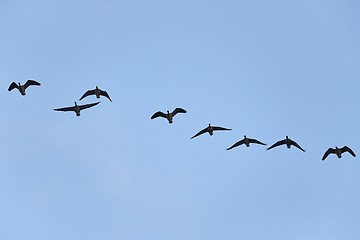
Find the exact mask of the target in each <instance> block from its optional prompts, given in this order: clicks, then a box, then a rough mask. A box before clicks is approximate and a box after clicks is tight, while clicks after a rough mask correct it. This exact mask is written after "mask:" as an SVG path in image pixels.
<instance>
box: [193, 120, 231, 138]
mask: <svg viewBox="0 0 360 240" xmlns="http://www.w3.org/2000/svg"><path fill="white" fill-rule="evenodd" d="M218 130H231V129H229V128H223V127H215V126H211V125H210V123H209V126H207V127H206V128H204V129H203V130H201V131H200V132H198V133H197V134H195V135H194V136H192V137H191V139H193V138H194V137H197V136H200V135H201V134H203V133H206V132H208V133H209V134H210V136H212V135H213V134H214V131H218Z"/></svg>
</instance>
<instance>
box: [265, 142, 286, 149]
mask: <svg viewBox="0 0 360 240" xmlns="http://www.w3.org/2000/svg"><path fill="white" fill-rule="evenodd" d="M283 144H285V139H284V140H281V141H278V142H276V143H274V144H273V145H271V146H270V147H268V148H267V150H270V149H272V148H274V147H277V146H280V145H283Z"/></svg>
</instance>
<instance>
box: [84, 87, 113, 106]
mask: <svg viewBox="0 0 360 240" xmlns="http://www.w3.org/2000/svg"><path fill="white" fill-rule="evenodd" d="M90 95H95V96H96V98H100V96H104V97H106V98H107V99H109V100H110V102H112V100H111V98H110V96H109V94H108V93H107V92H106V91H103V90H101V89H100V88H99V87H98V86H96V87H95V89H93V90H88V91H86V92H85V93H84V95H82V97H81V98H80V99H79V101H81V100H82V99H83V98H85V97H87V96H90Z"/></svg>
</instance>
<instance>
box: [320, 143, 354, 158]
mask: <svg viewBox="0 0 360 240" xmlns="http://www.w3.org/2000/svg"><path fill="white" fill-rule="evenodd" d="M344 152H349V153H350V154H351V155H352V156H353V157H356V155H355V153H354V152H353V150H351V149H350V148H349V147H348V146H344V147H342V148H338V147H335V149H334V148H329V149H328V150H327V151H326V152H325V154H324V156H323V157H322V160H323V161H324V160H325V158H326V157H327V156H329V154H331V153H333V154H336V155H337V157H338V158H341V154H342V153H344Z"/></svg>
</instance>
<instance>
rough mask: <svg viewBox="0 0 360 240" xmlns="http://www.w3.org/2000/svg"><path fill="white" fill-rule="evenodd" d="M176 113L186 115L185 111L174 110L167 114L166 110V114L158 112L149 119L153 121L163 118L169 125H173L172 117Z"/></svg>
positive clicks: (180, 109)
mask: <svg viewBox="0 0 360 240" xmlns="http://www.w3.org/2000/svg"><path fill="white" fill-rule="evenodd" d="M178 113H186V110H185V109H182V108H175V110H174V111H172V112H169V110H168V111H167V113H163V112H160V111H158V112H156V113H154V114H153V115H152V116H151V119H154V118H157V117H163V118H166V119H167V120H168V121H169V123H173V117H174V116H175V115H176V114H178Z"/></svg>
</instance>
